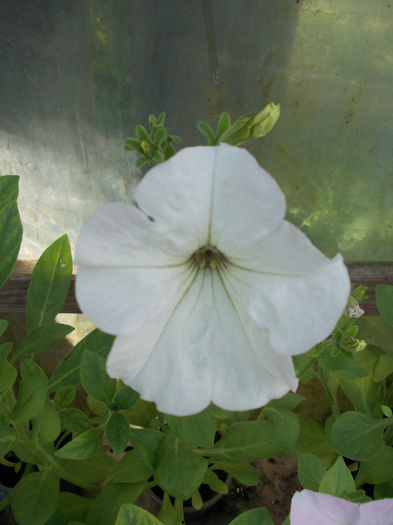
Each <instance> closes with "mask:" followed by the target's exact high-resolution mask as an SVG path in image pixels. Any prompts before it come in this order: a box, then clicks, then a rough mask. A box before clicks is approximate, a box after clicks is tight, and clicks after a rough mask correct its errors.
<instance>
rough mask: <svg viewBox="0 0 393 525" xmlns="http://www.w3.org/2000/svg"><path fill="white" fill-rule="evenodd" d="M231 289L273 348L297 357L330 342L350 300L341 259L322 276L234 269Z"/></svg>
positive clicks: (331, 265) (346, 277)
mask: <svg viewBox="0 0 393 525" xmlns="http://www.w3.org/2000/svg"><path fill="white" fill-rule="evenodd" d="M228 273H230V274H231V278H228V281H229V283H230V284H229V286H231V289H233V293H234V296H235V297H238V300H239V301H241V302H242V303H243V305H244V307H245V308H246V309H247V311H248V313H249V315H250V316H251V317H252V318H253V319H254V320H255V322H256V323H257V324H258V325H259V326H261V327H263V328H265V329H266V330H267V332H268V338H269V342H270V344H271V346H272V348H273V349H274V350H275V351H276V352H279V353H280V354H286V355H296V354H300V353H303V352H306V351H308V350H310V348H312V347H313V346H314V345H315V344H317V343H319V342H321V341H322V340H323V339H325V338H326V337H328V336H329V334H330V333H331V332H332V330H333V328H334V327H335V325H336V323H337V321H338V320H339V318H340V316H341V315H342V313H343V311H344V308H345V305H346V301H347V298H348V294H349V289H350V283H349V278H348V272H347V269H346V268H345V266H344V264H343V262H342V258H341V256H340V255H337V256H336V257H335V258H334V259H333V260H331V262H330V264H329V265H326V266H325V267H324V269H323V270H321V271H319V272H317V273H310V274H309V275H303V276H291V275H272V274H268V273H266V274H265V273H259V272H255V271H247V270H241V269H239V268H232V269H230V271H229V272H228Z"/></svg>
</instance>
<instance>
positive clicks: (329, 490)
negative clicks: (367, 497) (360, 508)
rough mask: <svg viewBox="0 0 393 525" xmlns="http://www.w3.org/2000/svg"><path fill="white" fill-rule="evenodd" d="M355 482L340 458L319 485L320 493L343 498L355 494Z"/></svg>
mask: <svg viewBox="0 0 393 525" xmlns="http://www.w3.org/2000/svg"><path fill="white" fill-rule="evenodd" d="M355 490H356V487H355V482H354V480H353V477H352V474H351V473H350V471H349V470H348V468H347V466H346V465H345V462H344V460H343V458H342V457H341V456H339V457H338V458H337V459H336V461H335V463H334V464H333V466H332V467H331V468H330V469H329V470H328V471H327V472H326V473H325V474H324V475H323V478H322V480H321V483H320V485H319V492H323V493H324V494H331V495H332V496H337V497H343V496H345V495H347V494H351V493H352V492H355Z"/></svg>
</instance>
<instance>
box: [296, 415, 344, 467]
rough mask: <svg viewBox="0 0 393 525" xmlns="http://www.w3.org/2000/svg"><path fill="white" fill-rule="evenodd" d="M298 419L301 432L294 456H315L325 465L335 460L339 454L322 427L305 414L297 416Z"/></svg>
mask: <svg viewBox="0 0 393 525" xmlns="http://www.w3.org/2000/svg"><path fill="white" fill-rule="evenodd" d="M296 417H297V418H298V420H299V424H300V432H299V438H298V441H297V443H296V447H295V450H294V455H296V456H298V455H300V454H315V455H316V456H318V457H319V458H321V459H322V460H323V461H324V463H325V464H327V463H330V461H331V460H332V459H335V457H336V455H337V454H336V453H335V451H334V450H333V448H332V446H331V445H330V443H329V442H328V441H327V439H326V436H325V433H324V431H323V429H322V426H321V425H320V424H319V423H318V422H317V421H315V420H314V419H312V418H311V417H309V416H306V415H305V414H296Z"/></svg>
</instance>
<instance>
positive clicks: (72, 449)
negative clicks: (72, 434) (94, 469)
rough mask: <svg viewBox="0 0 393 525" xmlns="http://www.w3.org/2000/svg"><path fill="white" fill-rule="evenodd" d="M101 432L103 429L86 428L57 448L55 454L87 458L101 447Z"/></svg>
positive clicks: (64, 456) (60, 456)
mask: <svg viewBox="0 0 393 525" xmlns="http://www.w3.org/2000/svg"><path fill="white" fill-rule="evenodd" d="M102 434H103V431H102V430H101V429H100V428H92V429H90V430H86V431H85V432H83V433H82V434H80V436H78V437H77V438H75V439H73V440H72V441H70V442H69V443H67V444H66V445H64V447H62V448H60V449H59V450H57V451H56V452H55V455H56V456H57V457H58V458H62V459H86V458H89V457H91V456H93V455H94V454H95V453H96V452H97V451H98V450H99V449H100V448H101V443H102Z"/></svg>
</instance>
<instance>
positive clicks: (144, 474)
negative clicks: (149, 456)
mask: <svg viewBox="0 0 393 525" xmlns="http://www.w3.org/2000/svg"><path fill="white" fill-rule="evenodd" d="M152 472H153V471H152V469H150V468H149V467H148V466H147V465H145V463H144V462H143V461H142V460H141V459H140V458H139V456H138V455H137V454H136V452H135V450H130V451H129V452H126V453H125V454H124V456H123V457H122V459H121V461H120V462H119V463H116V466H115V468H114V469H113V472H112V473H111V475H110V476H109V478H108V479H107V483H137V482H140V481H146V480H147V479H148V478H149V477H150V476H151V475H152Z"/></svg>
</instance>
